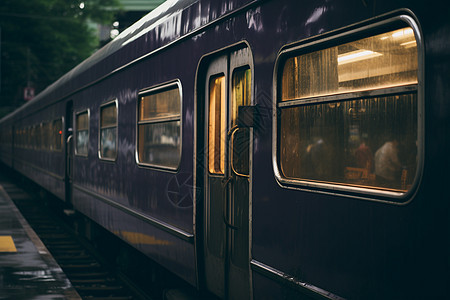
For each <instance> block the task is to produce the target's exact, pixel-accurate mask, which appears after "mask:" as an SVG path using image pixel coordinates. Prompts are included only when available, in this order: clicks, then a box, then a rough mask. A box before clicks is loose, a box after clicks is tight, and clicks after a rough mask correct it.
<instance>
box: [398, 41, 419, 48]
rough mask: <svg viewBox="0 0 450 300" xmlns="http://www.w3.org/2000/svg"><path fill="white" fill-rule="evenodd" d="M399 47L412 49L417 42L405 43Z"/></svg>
mask: <svg viewBox="0 0 450 300" xmlns="http://www.w3.org/2000/svg"><path fill="white" fill-rule="evenodd" d="M400 46H403V47H405V48H412V47H415V46H417V42H416V41H410V42H405V43H401V44H400Z"/></svg>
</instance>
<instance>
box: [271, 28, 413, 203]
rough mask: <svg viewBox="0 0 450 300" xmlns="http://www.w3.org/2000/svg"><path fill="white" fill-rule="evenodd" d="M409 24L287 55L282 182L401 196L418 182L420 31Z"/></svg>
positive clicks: (282, 68)
mask: <svg viewBox="0 0 450 300" xmlns="http://www.w3.org/2000/svg"><path fill="white" fill-rule="evenodd" d="M411 22H413V21H411ZM402 26H403V27H401V26H397V25H396V27H395V28H392V29H390V30H387V31H384V32H382V33H380V31H379V32H378V34H375V35H372V36H368V37H366V38H363V39H358V40H353V41H351V42H347V43H343V44H338V45H336V46H334V47H330V48H325V49H320V50H316V49H317V48H315V49H314V51H310V52H308V49H307V48H302V47H299V48H298V49H296V50H293V51H287V52H286V56H281V58H282V60H280V61H281V63H280V64H279V77H278V78H279V79H278V86H277V95H278V96H277V98H278V101H277V108H278V110H279V114H278V116H279V117H278V122H277V125H276V126H278V128H277V132H278V137H277V144H278V146H277V148H276V151H277V153H276V156H277V168H279V169H277V170H276V171H277V172H278V174H277V177H278V179H279V180H280V181H281V182H283V183H286V184H288V185H307V186H309V187H311V186H313V187H316V188H325V189H327V188H332V189H334V190H336V189H338V190H339V189H341V190H352V191H356V192H362V193H366V192H367V193H370V194H383V195H388V196H392V197H394V198H395V197H402V196H404V195H405V194H406V193H407V192H408V191H409V190H410V189H411V187H412V185H413V183H414V180H415V177H416V171H417V169H418V166H419V157H420V156H419V155H418V151H419V141H420V139H421V136H420V134H419V132H420V128H421V126H420V123H421V121H420V119H419V113H418V111H419V107H420V105H419V103H420V102H419V96H418V95H419V93H418V91H419V51H418V40H417V39H416V35H417V34H418V33H417V32H415V31H414V30H413V28H412V27H410V26H406V25H405V23H402ZM298 51H299V52H298Z"/></svg>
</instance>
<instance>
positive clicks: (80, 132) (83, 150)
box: [75, 110, 89, 156]
mask: <svg viewBox="0 0 450 300" xmlns="http://www.w3.org/2000/svg"><path fill="white" fill-rule="evenodd" d="M75 122H76V124H75V126H76V132H75V154H76V155H80V156H87V155H88V149H89V111H88V110H86V111H83V112H80V113H77V115H76V118H75Z"/></svg>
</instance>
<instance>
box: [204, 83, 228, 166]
mask: <svg viewBox="0 0 450 300" xmlns="http://www.w3.org/2000/svg"><path fill="white" fill-rule="evenodd" d="M225 88H226V82H225V76H224V75H219V76H215V77H211V79H210V81H209V118H208V144H209V155H208V158H209V162H208V167H209V172H210V173H212V174H220V175H221V174H224V172H225V141H226V136H225V135H226V134H227V132H226V126H227V119H226V111H227V110H226V107H225V105H226V99H225Z"/></svg>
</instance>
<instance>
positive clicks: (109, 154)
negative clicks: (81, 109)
mask: <svg viewBox="0 0 450 300" xmlns="http://www.w3.org/2000/svg"><path fill="white" fill-rule="evenodd" d="M116 141H117V106H116V102H115V101H114V102H113V103H110V104H107V105H105V106H102V107H101V108H100V158H104V159H115V158H116V156H117V143H116Z"/></svg>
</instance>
